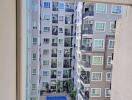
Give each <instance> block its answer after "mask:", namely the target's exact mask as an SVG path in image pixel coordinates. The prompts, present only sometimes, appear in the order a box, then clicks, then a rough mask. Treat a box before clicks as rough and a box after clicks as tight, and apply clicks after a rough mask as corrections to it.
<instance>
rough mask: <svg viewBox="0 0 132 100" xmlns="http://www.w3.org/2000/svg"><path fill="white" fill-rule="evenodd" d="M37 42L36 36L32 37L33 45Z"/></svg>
mask: <svg viewBox="0 0 132 100" xmlns="http://www.w3.org/2000/svg"><path fill="white" fill-rule="evenodd" d="M36 44H37V38H35V37H34V38H33V45H36Z"/></svg>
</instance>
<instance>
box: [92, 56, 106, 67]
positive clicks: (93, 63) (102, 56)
mask: <svg viewBox="0 0 132 100" xmlns="http://www.w3.org/2000/svg"><path fill="white" fill-rule="evenodd" d="M95 57H101V58H102V62H101V64H95V63H93V62H94V58H95ZM103 60H104V57H103V56H93V57H92V65H103Z"/></svg>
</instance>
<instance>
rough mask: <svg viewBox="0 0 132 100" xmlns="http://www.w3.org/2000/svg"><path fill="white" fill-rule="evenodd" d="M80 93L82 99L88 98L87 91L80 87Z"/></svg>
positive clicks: (87, 99) (86, 99)
mask: <svg viewBox="0 0 132 100" xmlns="http://www.w3.org/2000/svg"><path fill="white" fill-rule="evenodd" d="M79 92H80V94H81V96H82V97H83V100H89V91H88V90H87V91H85V90H84V89H80V91H79Z"/></svg>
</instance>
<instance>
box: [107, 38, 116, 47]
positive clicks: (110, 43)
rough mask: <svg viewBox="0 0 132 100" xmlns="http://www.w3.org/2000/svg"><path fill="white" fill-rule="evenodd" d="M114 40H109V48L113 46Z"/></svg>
mask: <svg viewBox="0 0 132 100" xmlns="http://www.w3.org/2000/svg"><path fill="white" fill-rule="evenodd" d="M114 42H115V41H114V40H109V46H108V47H109V48H111V49H113V48H114Z"/></svg>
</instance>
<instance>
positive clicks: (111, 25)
mask: <svg viewBox="0 0 132 100" xmlns="http://www.w3.org/2000/svg"><path fill="white" fill-rule="evenodd" d="M115 28H116V23H115V22H110V30H112V31H114V30H115Z"/></svg>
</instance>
